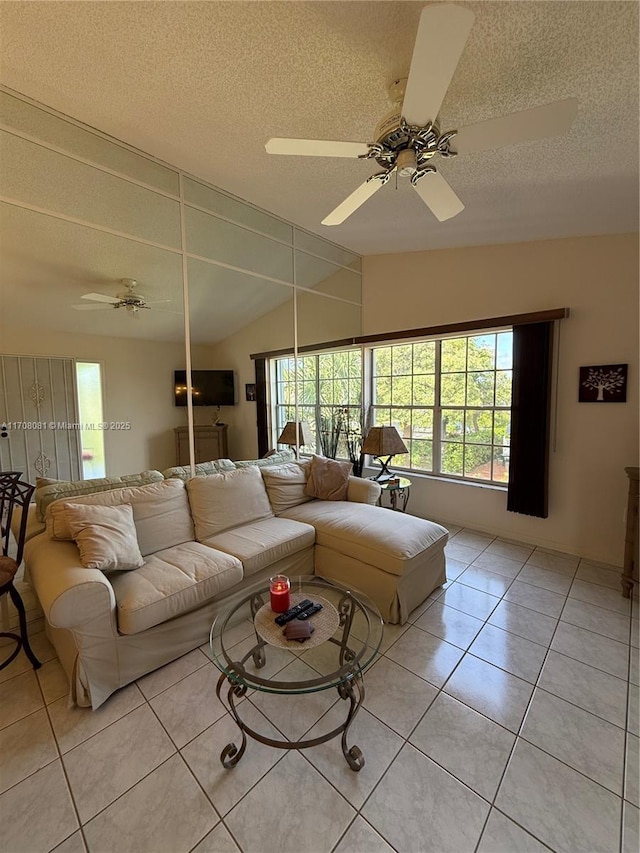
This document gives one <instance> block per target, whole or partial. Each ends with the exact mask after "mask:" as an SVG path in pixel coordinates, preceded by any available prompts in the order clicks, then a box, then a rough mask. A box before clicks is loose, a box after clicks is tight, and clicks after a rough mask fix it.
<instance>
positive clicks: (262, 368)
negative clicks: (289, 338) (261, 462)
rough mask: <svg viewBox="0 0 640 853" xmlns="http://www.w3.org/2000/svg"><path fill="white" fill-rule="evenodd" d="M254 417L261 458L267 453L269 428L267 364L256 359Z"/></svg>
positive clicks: (263, 360) (262, 360)
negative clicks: (255, 418)
mask: <svg viewBox="0 0 640 853" xmlns="http://www.w3.org/2000/svg"><path fill="white" fill-rule="evenodd" d="M255 370H256V417H257V422H258V423H257V426H258V456H259V457H260V458H262V457H263V456H264V455H265V453H267V452H268V451H269V449H270V448H269V428H268V418H267V362H266V359H264V358H256V360H255Z"/></svg>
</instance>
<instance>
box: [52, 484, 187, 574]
mask: <svg viewBox="0 0 640 853" xmlns="http://www.w3.org/2000/svg"><path fill="white" fill-rule="evenodd" d="M67 503H69V501H64V500H62V501H55V502H54V503H52V504H51V505H50V506H49V507H48V509H47V513H46V519H47V530H48V532H49V535H50V536H51V538H52V539H73V536H72V535H71V530H70V529H69V524H68V521H67V511H66V504H67ZM73 503H74V504H84V505H87V504H90V505H92V506H121V505H122V504H131V508H132V509H133V521H134V524H135V526H136V532H137V535H138V545H139V547H140V551H141V553H142V556H143V557H146V556H147V555H148V554H154V553H155V552H156V551H162V550H164V549H165V548H171V547H173V546H174V545H180V544H181V543H182V542H188V541H189V540H190V539H193V538H194V532H193V522H192V521H191V514H190V512H189V501H188V500H187V493H186V491H185V488H184V483H183V482H182V480H177V479H174V480H163V481H162V482H161V483H152V484H151V485H149V486H136V487H134V488H127V489H112V490H110V491H107V492H97V493H96V494H94V495H83V496H79V497H77V498H74V499H73Z"/></svg>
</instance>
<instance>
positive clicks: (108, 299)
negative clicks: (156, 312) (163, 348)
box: [71, 278, 171, 317]
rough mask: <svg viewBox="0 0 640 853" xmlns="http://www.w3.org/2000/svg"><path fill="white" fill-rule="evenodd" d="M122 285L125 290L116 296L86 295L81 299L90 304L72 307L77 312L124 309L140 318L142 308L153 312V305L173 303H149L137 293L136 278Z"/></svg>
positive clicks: (162, 300) (104, 294)
mask: <svg viewBox="0 0 640 853" xmlns="http://www.w3.org/2000/svg"><path fill="white" fill-rule="evenodd" d="M120 283H121V284H122V285H123V287H124V288H125V289H124V290H123V291H121V292H120V293H116V295H115V296H108V295H107V294H106V293H85V294H83V295H82V296H81V297H80V298H81V299H87V300H88V301H89V302H90V303H95V304H86V305H72V306H71V307H72V308H75V309H76V311H99V310H101V309H105V308H124V309H125V311H126V312H127V314H129V316H131V317H138V316H139V314H138V312H139V311H140V309H141V308H145V309H147V310H149V311H150V310H151V306H152V305H160V304H162V303H166V302H171V300H170V299H158V300H154V301H153V302H149V301H148V300H147V299H146V297H144V296H143V295H142V294H141V293H136V292H135V288H136V286H137V284H138V282H137V281H136V280H135V278H123V279H120Z"/></svg>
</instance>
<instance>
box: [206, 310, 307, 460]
mask: <svg viewBox="0 0 640 853" xmlns="http://www.w3.org/2000/svg"><path fill="white" fill-rule="evenodd" d="M287 347H290V348H291V349H293V299H291V301H290V302H286V303H285V304H284V305H281V306H280V307H279V308H276V309H275V310H274V311H271V312H269V313H268V314H266V315H265V316H264V317H261V318H260V319H259V320H256V321H255V322H254V323H250V324H249V325H248V326H245V327H244V329H242V330H241V331H239V332H238V333H237V334H235V335H232V336H231V337H229V338H227V339H226V340H224V341H221V342H220V343H218V344H215V345H213V346H210V347H204V346H200V347H197V348H194V351H193V354H192V362H193V364H192V366H193V369H194V370H195V369H197V368H202V369H204V370H207V369H210V370H234V371H235V380H236V395H237V397H236V399H237V403H236V405H235V406H225V407H224V408H223V409H222V410H221V413H220V418H221V420H222V421H224V422H226V423H228V424H229V429H228V431H227V435H228V441H229V457H230V458H231V459H255V458H256V457H257V455H258V426H257V409H256V403H255V402H248V401H247V400H246V399H245V387H244V386H245V384H248V383H253V382H255V381H256V373H255V365H254V362H253V361H252V360H251V359H250V358H249V355H250V354H251V353H257V352H266V351H268V350H273V349H282V348H287Z"/></svg>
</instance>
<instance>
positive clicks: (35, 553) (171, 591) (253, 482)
mask: <svg viewBox="0 0 640 853" xmlns="http://www.w3.org/2000/svg"><path fill="white" fill-rule="evenodd" d="M310 466H311V463H309V462H297V461H294V460H292V459H291V457H290V456H287V455H286V453H285V454H279V455H277V456H276V457H275V458H273V459H270V460H269V459H268V460H249V461H243V462H236V463H234V462H231V461H230V460H218V461H216V462H211V463H205V466H204V469H202V466H199V467H200V468H201V470H199V471H197V472H196V477H194V478H190V477H189V472H188V469H181V468H174V469H169V470H167V471H165V472H164V473H163V474H161V473H160V472H144V473H143V474H141V475H131V476H130V477H128V478H124V479H119V478H117V479H116V482H113V481H94V482H91V481H84V482H82V483H78V484H66V483H62V484H58V483H55V482H40V483H39V484H38V488H37V489H36V496H37V498H36V506H35V507H34V508H33V509H32V515H33V516H34V517H33V518H31V517H30V521H29V528H28V537H29V538H28V541H27V543H26V545H25V552H24V560H25V577H26V579H27V580H28V581H29V582H30V583H31V584H32V586H33V588H34V590H35V593H36V595H37V597H38V599H39V601H40V604H41V605H42V608H43V611H44V615H45V619H46V623H45V626H46V631H47V634H48V636H49V638H50V640H51V642H52V643H53V645H54V646H55V648H56V651H57V653H58V656H59V658H60V661H61V663H62V666H63V667H64V669H65V672H66V674H67V676H68V678H69V683H70V700H71V701H73V702H75V703H76V704H78V705H80V706H91V707H93V708H94V709H95V708H98V707H99V706H100V705H101V704H102V703H103V702H104V701H105V700H106V699H107V698H108V697H109V696H110V695H111V693H113V692H114V691H115V690H117V689H118V688H120V687H122V686H124V685H126V684H128V683H130V682H132V681H134V680H135V679H137V678H140V677H141V676H142V675H144V674H146V673H148V672H150V671H152V670H154V669H156V668H158V667H160V666H163V665H164V664H166V663H168V662H169V661H171V660H174V659H175V658H178V657H180V656H181V655H183V654H185V653H186V652H188V651H190V650H191V649H193V648H196V647H197V646H200V645H202V644H203V643H205V642H206V640H207V637H208V634H209V630H210V627H211V623H212V621H213V618H214V617H215V615H216V612H218V610H219V609H220V607H221V604H222V603H224V601H225V598H226V597H228V596H229V595H230V594H232V593H235V592H237V591H238V590H239V589H241V588H242V585H243V584H246V583H248V582H254V581H256V580H259V579H262V578H264V579H265V580H266V579H267V578H268V577H269V576H271V575H273V574H287V575H290V576H295V575H305V574H307V575H308V574H313V573H314V572H315V573H316V574H318V575H321V576H322V577H324V578H326V579H328V580H330V581H336V582H338V583H340V584H342V585H344V586H348V587H350V588H354V589H358V590H361V591H362V592H364V593H366V594H367V595H368V596H369V597H370V598H371V599H372V600H373V601H375V603H376V604H377V606H378V608H379V609H380V612H381V614H382V616H383V619H384V620H385V621H386V622H393V623H402V622H404V621H405V620H406V618H407V616H408V614H409V613H410V611H411V610H413V609H414V608H415V607H417V606H418V605H419V604H420V603H421V602H422V601H423V600H424V599H425V598H426V597H427V596H428V595H429V594H430V593H431V592H432V591H433V590H434V589H435V588H436V587H437V586H439V585H441V584H442V583H444V581H445V558H444V546H445V544H446V541H447V531H446V530H445V529H444V528H443V527H440V526H439V525H437V524H433V523H431V522H429V521H426V520H424V519H419V518H415V517H413V516H410V515H404V514H402V513H395V512H392V511H391V510H388V509H384V508H382V507H380V506H377V505H376V503H377V501H378V497H379V492H380V487H379V486H378V484H376V483H374V482H371V481H369V480H365V479H359V478H356V477H348V479H346V483H345V491H346V494H344V495H343V499H340V500H335V499H331V500H323V499H320V498H318V497H313V496H311V495H309V494H307V491H308V489H309V483H310V477H309V472H310ZM36 516H37V517H36ZM96 537H97V538H96ZM120 540H122V541H123V542H124V544H123V545H122V544H121V543H120ZM96 543H97V544H96ZM118 548H120V551H119V552H118ZM96 551H97V553H96ZM104 552H106V557H105V553H104ZM116 552H118V553H116Z"/></svg>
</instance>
